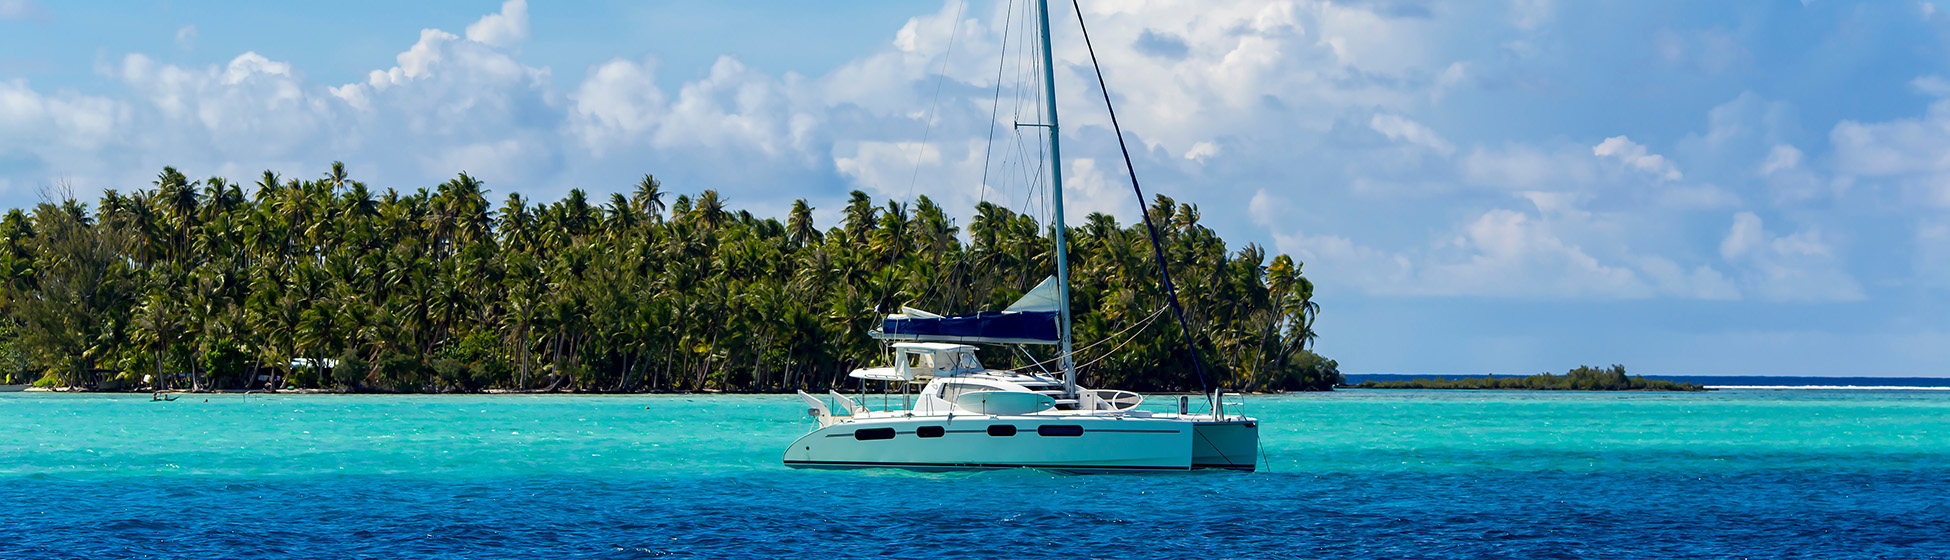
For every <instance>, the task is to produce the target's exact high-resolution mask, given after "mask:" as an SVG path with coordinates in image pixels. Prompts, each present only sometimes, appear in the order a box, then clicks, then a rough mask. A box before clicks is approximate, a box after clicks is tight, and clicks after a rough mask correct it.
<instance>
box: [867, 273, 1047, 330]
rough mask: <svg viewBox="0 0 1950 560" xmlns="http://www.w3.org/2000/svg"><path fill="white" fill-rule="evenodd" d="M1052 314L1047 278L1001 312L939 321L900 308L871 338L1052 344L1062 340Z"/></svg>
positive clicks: (938, 318) (921, 313)
mask: <svg viewBox="0 0 1950 560" xmlns="http://www.w3.org/2000/svg"><path fill="white" fill-rule="evenodd" d="M1056 314H1057V311H1056V284H1055V279H1054V278H1051V279H1048V280H1044V281H1043V283H1041V284H1037V285H1036V288H1035V289H1032V290H1029V293H1027V294H1024V295H1023V296H1022V299H1018V300H1016V302H1015V303H1012V304H1009V307H1008V308H1007V310H1004V311H1001V312H987V311H985V312H981V313H975V314H972V315H953V316H947V317H943V316H940V315H935V314H933V313H928V312H926V311H921V310H919V309H910V308H906V307H902V308H901V312H900V313H897V314H893V315H888V316H887V318H886V319H883V320H882V321H881V322H880V330H879V331H876V332H874V333H873V336H874V338H878V339H881V340H903V341H907V340H911V341H922V342H957V343H964V344H968V343H986V344H1056V343H1057V341H1058V340H1059V339H1060V338H1061V336H1062V335H1060V334H1058V332H1057V328H1056V327H1057V325H1056Z"/></svg>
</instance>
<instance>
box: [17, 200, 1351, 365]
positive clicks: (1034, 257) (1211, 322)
mask: <svg viewBox="0 0 1950 560" xmlns="http://www.w3.org/2000/svg"><path fill="white" fill-rule="evenodd" d="M152 187H153V188H143V189H138V190H135V191H134V192H129V193H126V194H124V193H121V192H117V191H113V190H111V191H107V192H105V193H104V194H103V195H102V197H101V199H100V200H99V202H97V203H94V204H93V206H94V207H93V208H92V209H91V208H90V204H89V203H88V202H85V201H81V200H77V199H75V198H74V197H72V196H67V197H65V199H64V200H55V201H51V202H45V203H42V204H40V205H39V206H37V207H35V208H33V209H31V210H25V211H23V210H18V209H17V210H12V211H10V212H7V213H6V215H5V217H4V218H0V275H4V278H3V279H0V284H3V285H0V311H4V319H5V321H4V324H3V325H0V368H4V372H3V373H4V375H6V376H7V377H9V378H10V379H8V380H6V381H9V382H14V383H19V382H23V381H22V380H24V379H38V380H40V381H38V382H39V383H42V384H47V385H62V386H79V387H105V386H115V385H123V386H135V385H147V386H156V387H160V388H186V389H199V390H201V389H238V388H267V387H280V388H283V387H302V388H340V389H347V390H379V391H406V392H420V391H430V392H431V391H477V390H483V389H515V390H537V389H549V390H575V391H644V390H707V389H712V390H761V391H764V390H790V389H794V388H806V389H814V390H819V389H824V388H828V387H843V386H845V383H846V381H847V379H846V377H845V374H846V373H847V372H848V371H851V370H852V369H853V368H855V367H863V366H868V365H872V364H875V363H878V362H881V361H883V360H884V354H883V352H884V350H883V348H882V346H881V345H880V344H879V343H878V342H877V341H875V340H874V339H872V338H870V337H869V336H868V333H869V332H870V331H871V330H872V329H874V328H875V327H877V326H878V324H879V320H880V318H881V316H882V315H883V314H884V313H886V312H888V311H891V310H895V309H898V307H899V306H902V305H907V306H912V307H916V308H921V309H926V310H930V311H934V312H945V313H965V312H973V311H978V310H994V309H999V308H1001V307H1002V306H1005V305H1007V304H1008V303H1009V302H1010V301H1012V300H1014V299H1015V298H1016V297H1018V296H1020V295H1021V294H1023V293H1024V292H1025V291H1026V290H1028V289H1029V288H1031V287H1033V286H1034V285H1035V284H1036V283H1037V282H1039V281H1041V280H1042V279H1043V278H1044V277H1046V276H1048V275H1050V274H1052V273H1053V270H1054V264H1053V263H1052V262H1051V254H1052V251H1051V237H1050V236H1049V233H1050V231H1051V230H1050V228H1048V227H1046V226H1043V225H1041V224H1039V223H1038V222H1037V220H1036V219H1034V218H1033V217H1031V216H1027V215H1023V214H1018V213H1015V212H1012V211H1010V210H1008V209H1005V208H1002V207H1000V206H996V205H994V204H989V203H983V204H981V205H980V206H978V207H977V208H976V211H975V216H974V218H973V220H972V223H970V224H968V230H967V232H966V233H967V235H966V236H963V235H962V232H961V231H960V229H959V228H958V227H957V226H956V224H955V223H954V220H952V219H950V218H948V216H947V215H946V213H945V212H944V211H943V210H942V208H941V207H940V206H938V205H936V204H935V203H934V202H933V201H930V200H929V199H927V198H926V197H921V198H919V199H918V200H916V201H914V202H913V203H911V204H907V203H902V202H897V201H888V202H885V203H880V202H876V201H874V200H873V199H872V198H870V197H869V196H867V195H866V194H865V193H861V192H857V191H856V192H854V193H852V198H851V200H849V201H848V202H847V203H846V206H845V207H844V208H843V209H842V212H841V214H842V216H843V218H842V221H841V223H840V224H837V225H836V226H835V227H831V228H828V229H820V228H819V227H818V226H816V225H815V224H814V223H813V208H812V207H810V206H809V205H808V204H807V202H806V201H805V200H799V201H797V202H795V203H794V204H793V205H792V208H791V210H790V212H789V215H788V216H786V217H785V220H784V221H780V220H777V219H772V218H760V217H757V216H753V215H752V214H751V213H750V212H747V211H743V210H734V209H731V208H730V207H728V205H727V204H728V201H726V200H725V199H724V197H722V196H720V195H719V193H717V192H716V191H711V190H706V191H703V192H702V193H699V194H697V195H696V196H688V195H680V196H675V197H671V196H670V195H669V194H668V193H667V192H666V191H665V190H664V188H663V186H662V185H661V184H660V183H659V182H658V181H657V180H656V179H654V178H652V177H651V176H648V175H646V176H644V177H643V179H642V181H640V182H638V183H637V184H636V185H634V186H632V187H631V188H629V189H628V191H627V192H626V193H617V194H612V195H610V196H609V197H608V199H607V200H591V199H590V198H589V196H588V195H587V194H586V193H584V192H583V191H581V190H573V191H570V192H569V193H568V195H567V196H566V197H565V198H563V199H562V200H559V201H555V202H552V203H537V202H535V201H532V200H529V199H527V198H524V197H522V196H521V195H519V194H509V195H508V196H507V197H506V198H505V199H503V201H502V202H501V204H499V205H498V206H497V205H494V204H491V203H490V202H489V200H488V193H489V191H488V190H487V189H486V187H485V185H483V184H482V182H481V181H479V180H477V179H476V178H474V177H471V176H469V175H467V174H465V173H462V174H460V175H459V176H457V177H455V178H453V179H452V180H449V181H447V182H445V183H442V184H440V185H438V186H437V187H434V188H432V189H420V190H418V191H415V192H398V191H395V190H391V189H388V190H386V191H384V192H375V191H374V190H373V189H370V188H368V187H367V186H366V184H364V183H362V182H359V181H355V180H352V179H350V178H348V177H347V176H346V173H345V168H344V166H343V165H340V164H334V165H333V166H332V168H331V171H330V172H328V173H326V174H324V175H323V176H322V177H321V178H318V179H314V180H287V179H284V178H281V177H279V176H278V175H277V174H275V173H272V172H269V171H266V172H265V173H264V174H263V176H262V177H260V178H258V179H257V180H256V181H255V184H254V185H250V186H249V188H246V186H244V185H240V184H238V183H235V182H232V181H230V180H227V179H225V178H222V177H211V178H208V179H203V180H191V179H189V178H188V177H186V176H184V175H183V174H182V173H179V172H178V171H177V170H175V169H173V168H164V169H163V170H162V172H161V173H160V174H158V175H157V177H156V178H155V180H154V182H153V184H152ZM667 201H668V204H666V202H667ZM1148 211H1149V212H1150V213H1151V215H1152V217H1153V218H1154V220H1156V221H1157V223H1159V224H1160V227H1161V229H1162V231H1161V235H1163V236H1164V237H1165V238H1166V239H1165V242H1166V247H1167V248H1168V249H1167V252H1168V256H1167V259H1168V260H1169V261H1170V263H1169V264H1170V266H1171V267H1172V269H1173V272H1174V275H1175V276H1176V277H1177V278H1179V279H1181V280H1180V285H1181V290H1180V295H1181V297H1183V298H1184V301H1185V304H1186V308H1187V312H1188V313H1189V316H1190V317H1189V318H1190V319H1191V323H1192V324H1193V325H1194V328H1193V330H1195V331H1197V332H1196V336H1195V340H1196V343H1197V344H1199V345H1200V346H1201V351H1202V352H1204V355H1205V356H1207V357H1208V361H1210V362H1212V363H1210V364H1208V368H1209V369H1210V370H1212V371H1214V372H1216V375H1217V377H1218V380H1219V382H1220V383H1221V384H1222V385H1223V386H1225V387H1226V388H1228V389H1232V390H1275V389H1326V388H1330V387H1331V386H1332V385H1333V384H1335V383H1337V382H1339V380H1340V374H1339V373H1338V371H1336V366H1335V364H1334V363H1333V362H1332V361H1329V360H1325V359H1322V358H1321V357H1319V356H1317V355H1315V354H1313V353H1312V352H1310V351H1308V349H1307V347H1308V345H1309V343H1310V342H1311V341H1312V340H1313V338H1314V332H1313V323H1314V317H1315V314H1316V312H1317V311H1318V306H1317V305H1316V304H1315V303H1314V302H1313V300H1312V298H1313V284H1312V283H1310V282H1308V281H1307V279H1306V278H1305V277H1303V276H1302V275H1301V269H1300V263H1297V262H1295V261H1293V260H1292V259H1290V258H1288V257H1287V256H1285V255H1280V256H1277V257H1274V258H1273V259H1272V260H1271V262H1270V263H1269V262H1268V261H1267V259H1266V255H1265V251H1264V250H1262V249H1261V248H1260V247H1258V246H1255V245H1247V246H1246V247H1244V248H1243V249H1240V250H1238V251H1236V252H1228V250H1227V248H1226V244H1225V242H1224V241H1223V240H1221V239H1219V238H1218V237H1217V236H1216V235H1214V234H1213V232H1212V231H1211V230H1210V229H1207V228H1205V227H1203V226H1201V225H1200V224H1199V212H1198V208H1197V207H1196V206H1192V205H1184V204H1177V203H1174V202H1173V201H1172V200H1171V199H1169V198H1165V197H1158V199H1157V200H1156V201H1155V203H1154V204H1152V205H1151V207H1150V208H1149V209H1148ZM1145 235H1146V233H1145V232H1144V230H1143V228H1142V226H1138V227H1126V226H1123V225H1120V224H1118V223H1117V221H1116V220H1115V219H1113V218H1112V217H1111V216H1108V215H1104V214H1094V215H1091V216H1090V217H1089V219H1087V220H1085V221H1084V223H1083V224H1081V225H1080V226H1079V227H1074V228H1071V236H1072V237H1071V239H1072V250H1071V252H1070V258H1071V261H1072V262H1071V265H1072V266H1073V267H1074V268H1073V270H1074V271H1075V274H1074V276H1075V279H1076V281H1075V283H1074V284H1075V285H1074V292H1073V294H1074V295H1073V300H1072V301H1073V302H1074V304H1073V305H1074V307H1075V312H1076V316H1077V321H1076V334H1077V339H1078V343H1079V346H1087V349H1085V350H1080V351H1079V353H1078V361H1079V362H1080V363H1088V364H1089V366H1088V367H1086V368H1085V369H1083V376H1084V380H1085V381H1086V382H1087V383H1088V384H1094V385H1097V386H1105V387H1120V388H1135V389H1140V390H1181V389H1196V388H1197V386H1198V382H1197V381H1196V380H1195V378H1194V377H1193V375H1192V374H1191V373H1190V372H1191V364H1190V362H1189V359H1190V358H1189V356H1188V353H1187V352H1185V351H1184V346H1183V344H1182V343H1181V341H1180V334H1179V331H1178V327H1177V325H1176V324H1175V323H1174V322H1172V321H1169V320H1155V321H1149V322H1147V319H1151V318H1155V317H1156V312H1158V311H1159V310H1161V309H1162V305H1163V302H1164V294H1163V293H1162V292H1161V291H1160V289H1159V288H1158V283H1157V282H1156V281H1155V278H1156V276H1157V272H1156V266H1157V264H1156V262H1155V259H1154V258H1153V256H1152V252H1151V251H1150V248H1149V246H1148V242H1147V241H1146V237H1145ZM964 239H966V241H965V242H964ZM1120 333H1121V335H1120ZM1098 342H1102V344H1095V343H1098ZM1093 344H1095V345H1093ZM1113 348H1114V349H1115V351H1114V352H1112V351H1111V350H1112V349H1113ZM1030 350H1031V351H1030V352H1028V353H1023V352H1019V351H1016V350H1013V349H1007V348H1002V349H986V350H984V354H983V357H984V359H985V360H987V361H988V363H990V364H991V365H996V366H1010V365H1018V366H1024V367H1028V366H1030V365H1032V364H1033V363H1034V362H1035V361H1040V360H1046V359H1049V358H1050V355H1051V351H1050V349H1048V348H1040V347H1032V348H1031V349H1030ZM144 379H147V381H146V382H145V381H144Z"/></svg>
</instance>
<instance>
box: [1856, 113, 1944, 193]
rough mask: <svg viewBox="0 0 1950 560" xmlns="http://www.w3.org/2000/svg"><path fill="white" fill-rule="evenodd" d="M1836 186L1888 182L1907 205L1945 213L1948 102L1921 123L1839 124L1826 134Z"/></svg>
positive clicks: (1899, 120) (1911, 120)
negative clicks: (1852, 181)
mask: <svg viewBox="0 0 1950 560" xmlns="http://www.w3.org/2000/svg"><path fill="white" fill-rule="evenodd" d="M1828 140H1829V143H1830V144H1831V145H1833V146H1834V150H1835V152H1834V154H1835V155H1834V159H1835V164H1834V166H1835V169H1836V170H1837V171H1839V172H1840V173H1842V174H1843V176H1842V177H1839V178H1838V180H1840V181H1844V182H1846V181H1848V180H1850V179H1852V178H1854V177H1864V178H1872V179H1879V180H1888V181H1891V182H1893V183H1894V184H1895V185H1897V186H1899V187H1900V188H1901V190H1902V192H1903V194H1904V196H1905V197H1906V198H1908V199H1909V202H1914V203H1921V204H1926V205H1930V206H1935V207H1939V208H1943V207H1950V99H1943V100H1938V101H1935V102H1933V103H1931V104H1930V106H1929V109H1928V110H1927V111H1926V112H1925V114H1924V115H1923V116H1922V117H1919V118H1911V119H1897V120H1892V121H1886V122H1879V123H1866V124H1865V123H1860V122H1856V121H1852V120H1844V121H1842V122H1840V123H1838V124H1836V125H1835V128H1834V129H1833V130H1832V131H1830V132H1829V135H1828Z"/></svg>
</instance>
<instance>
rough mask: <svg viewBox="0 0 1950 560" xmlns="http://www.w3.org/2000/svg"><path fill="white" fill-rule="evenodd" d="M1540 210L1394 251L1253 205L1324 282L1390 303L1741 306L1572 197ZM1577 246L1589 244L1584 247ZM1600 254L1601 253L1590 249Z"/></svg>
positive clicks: (1728, 292) (1712, 279) (1715, 274)
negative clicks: (1702, 302)
mask: <svg viewBox="0 0 1950 560" xmlns="http://www.w3.org/2000/svg"><path fill="white" fill-rule="evenodd" d="M1522 197H1523V198H1525V199H1527V200H1529V201H1530V202H1531V203H1532V205H1533V207H1534V208H1535V211H1534V212H1526V211H1520V210H1514V209H1507V208H1494V209H1490V210H1486V211H1483V212H1480V213H1476V214H1473V217H1472V218H1471V219H1470V220H1468V221H1467V222H1465V223H1462V224H1460V225H1458V226H1457V227H1455V229H1453V230H1448V231H1446V232H1444V233H1442V234H1440V235H1438V236H1436V237H1434V238H1432V239H1430V240H1429V241H1428V242H1427V243H1426V244H1424V245H1421V246H1416V247H1410V248H1408V249H1405V250H1399V251H1390V250H1384V249H1378V248H1375V247H1371V246H1365V245H1362V244H1360V243H1357V242H1355V241H1353V240H1351V239H1350V238H1347V237H1344V236H1338V235H1331V234H1309V233H1306V232H1299V231H1291V230H1290V229H1288V227H1287V226H1283V222H1282V221H1281V220H1280V219H1278V216H1280V215H1281V214H1283V213H1285V212H1286V211H1287V208H1288V205H1289V204H1290V203H1289V202H1288V201H1286V200H1285V199H1283V198H1281V197H1279V196H1277V195H1273V194H1270V193H1268V192H1265V191H1261V192H1259V193H1256V194H1255V196H1254V197H1253V200H1252V203H1251V206H1252V208H1253V210H1252V212H1253V217H1254V219H1255V221H1257V222H1259V223H1261V224H1263V225H1266V226H1268V227H1273V228H1274V229H1275V231H1276V233H1275V234H1274V239H1275V242H1276V246H1277V247H1278V248H1279V249H1280V250H1281V251H1284V252H1288V253H1291V254H1294V255H1295V256H1297V257H1299V258H1301V259H1302V260H1305V261H1308V262H1312V263H1314V264H1315V265H1316V267H1314V268H1310V269H1309V270H1312V271H1314V274H1315V275H1316V276H1317V277H1318V281H1320V282H1323V283H1324V284H1326V285H1331V286H1334V287H1335V288H1338V289H1351V290H1358V291H1362V292H1366V293H1369V294H1374V295H1388V296H1468V297H1498V298H1512V299H1529V300H1567V299H1600V300H1607V299H1643V298H1650V297H1671V298H1681V299H1739V298H1740V293H1739V289H1738V288H1737V287H1735V285H1734V284H1733V282H1731V281H1729V280H1728V279H1727V278H1726V277H1725V276H1724V275H1723V274H1722V273H1720V272H1719V271H1718V270H1715V269H1714V268H1712V267H1711V266H1708V265H1706V264H1695V265H1692V266H1691V267H1687V266H1682V265H1681V264H1679V263H1677V262H1675V261H1673V260H1671V259H1668V258H1665V257H1660V256H1657V255H1645V254H1639V253H1635V252H1633V251H1631V250H1629V249H1620V248H1618V247H1617V243H1616V241H1617V238H1619V237H1621V236H1623V235H1624V234H1625V233H1626V230H1624V229H1621V225H1620V224H1618V223H1617V220H1616V219H1615V217H1614V216H1604V215H1599V214H1596V213H1593V212H1590V211H1587V210H1584V209H1582V208H1580V207H1578V205H1577V204H1576V198H1575V196H1573V195H1570V194H1567V193H1547V192H1527V193H1522ZM1579 239H1582V240H1584V242H1580V241H1579ZM1585 242H1589V243H1595V244H1596V245H1597V246H1596V247H1595V248H1598V249H1602V251H1599V252H1598V254H1599V255H1604V256H1603V258H1601V257H1600V256H1598V255H1594V251H1593V248H1594V247H1592V246H1589V245H1587V244H1586V243H1585Z"/></svg>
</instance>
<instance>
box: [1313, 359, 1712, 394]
mask: <svg viewBox="0 0 1950 560" xmlns="http://www.w3.org/2000/svg"><path fill="white" fill-rule="evenodd" d="M1352 387H1353V388H1356V389H1478V390H1482V389H1514V390H1524V391H1711V390H1712V389H1709V388H1707V387H1706V386H1705V385H1700V384H1697V383H1675V382H1672V381H1665V380H1660V379H1646V378H1644V377H1640V376H1637V375H1633V376H1627V375H1625V366H1623V365H1619V364H1612V366H1611V367H1608V368H1594V367H1591V366H1578V367H1577V368H1575V369H1572V370H1570V371H1567V372H1564V375H1552V374H1550V373H1540V374H1537V375H1531V376H1523V377H1516V376H1505V377H1497V376H1495V375H1486V376H1483V377H1464V378H1461V379H1447V378H1441V377H1436V378H1430V379H1411V380H1407V381H1363V382H1361V383H1360V384H1359V385H1353V386H1352Z"/></svg>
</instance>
